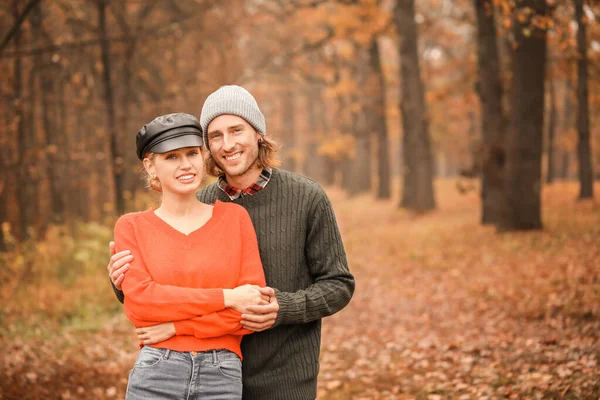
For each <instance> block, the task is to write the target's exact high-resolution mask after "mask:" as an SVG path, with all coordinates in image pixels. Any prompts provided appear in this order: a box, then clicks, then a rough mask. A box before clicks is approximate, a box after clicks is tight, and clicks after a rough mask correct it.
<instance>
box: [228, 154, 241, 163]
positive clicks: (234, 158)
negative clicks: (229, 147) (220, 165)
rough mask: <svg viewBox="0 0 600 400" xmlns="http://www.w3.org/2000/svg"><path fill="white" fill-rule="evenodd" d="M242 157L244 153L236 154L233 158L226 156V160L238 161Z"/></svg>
mask: <svg viewBox="0 0 600 400" xmlns="http://www.w3.org/2000/svg"><path fill="white" fill-rule="evenodd" d="M241 155H242V153H235V154H233V155H231V156H225V159H226V160H227V161H232V160H237V159H238V158H240V156H241Z"/></svg>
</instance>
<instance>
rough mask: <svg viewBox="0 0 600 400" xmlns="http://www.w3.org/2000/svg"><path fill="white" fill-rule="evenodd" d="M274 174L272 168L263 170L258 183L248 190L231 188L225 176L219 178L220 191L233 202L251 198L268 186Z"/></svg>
mask: <svg viewBox="0 0 600 400" xmlns="http://www.w3.org/2000/svg"><path fill="white" fill-rule="evenodd" d="M272 172H273V171H272V169H271V168H265V169H263V170H262V172H261V173H260V176H259V177H258V179H257V180H256V182H254V183H253V184H252V185H250V186H249V187H247V188H246V189H238V188H234V187H233V186H231V185H230V184H228V183H227V180H226V179H225V175H221V176H219V180H218V181H217V185H218V186H219V189H221V190H222V191H224V192H225V194H226V195H227V196H229V198H230V199H231V200H235V199H238V198H240V197H246V196H251V195H253V194H254V193H256V192H258V191H260V190H262V189H264V188H265V186H267V183H269V180H270V179H271V173H272Z"/></svg>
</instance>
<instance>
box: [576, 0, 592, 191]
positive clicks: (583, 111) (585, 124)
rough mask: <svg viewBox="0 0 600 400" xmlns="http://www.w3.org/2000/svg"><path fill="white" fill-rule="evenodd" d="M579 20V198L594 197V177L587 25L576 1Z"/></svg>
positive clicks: (579, 3)
mask: <svg viewBox="0 0 600 400" xmlns="http://www.w3.org/2000/svg"><path fill="white" fill-rule="evenodd" d="M575 19H576V20H577V25H578V27H579V28H578V29H577V52H578V53H579V58H578V59H577V132H578V139H579V140H578V142H577V156H578V158H579V185H580V188H579V189H580V190H579V198H580V199H588V198H592V197H594V175H593V173H592V150H591V147H590V111H589V90H588V57H587V37H586V30H587V28H586V25H585V21H584V20H583V19H584V15H583V0H575Z"/></svg>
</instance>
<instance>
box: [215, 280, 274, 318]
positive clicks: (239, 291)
mask: <svg viewBox="0 0 600 400" xmlns="http://www.w3.org/2000/svg"><path fill="white" fill-rule="evenodd" d="M259 289H260V286H257V285H242V286H238V287H236V288H235V289H223V296H224V298H225V307H227V308H233V309H234V310H236V311H237V312H240V313H245V312H246V307H247V306H264V305H267V304H269V300H270V296H268V295H264V294H262V293H261V292H260V290H259Z"/></svg>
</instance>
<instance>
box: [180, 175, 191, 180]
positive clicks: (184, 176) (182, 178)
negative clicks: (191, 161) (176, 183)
mask: <svg viewBox="0 0 600 400" xmlns="http://www.w3.org/2000/svg"><path fill="white" fill-rule="evenodd" d="M192 178H194V175H183V176H180V177H179V178H177V179H181V180H186V179H192Z"/></svg>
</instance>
